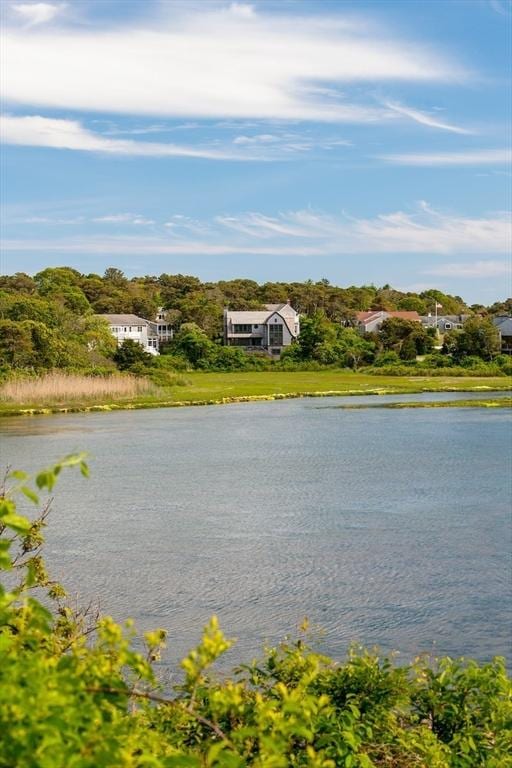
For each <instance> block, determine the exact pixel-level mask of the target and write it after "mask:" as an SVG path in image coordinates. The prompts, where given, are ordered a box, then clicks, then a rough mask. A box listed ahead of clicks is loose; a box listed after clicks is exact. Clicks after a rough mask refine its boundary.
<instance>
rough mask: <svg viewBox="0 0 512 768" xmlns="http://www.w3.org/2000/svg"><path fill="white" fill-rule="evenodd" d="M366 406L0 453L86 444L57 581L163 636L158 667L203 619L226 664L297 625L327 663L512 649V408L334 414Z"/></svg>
mask: <svg viewBox="0 0 512 768" xmlns="http://www.w3.org/2000/svg"><path fill="white" fill-rule="evenodd" d="M486 395H487V393H486ZM475 396H477V397H481V395H475ZM469 397H471V395H468V394H467V393H460V394H455V393H442V394H432V393H430V394H426V395H414V396H410V395H409V396H386V397H381V398H378V402H393V401H400V400H415V401H417V400H421V399H425V400H429V401H432V400H442V399H445V400H447V399H449V400H453V399H456V398H461V399H468V398H469ZM358 402H368V398H363V397H351V398H346V397H336V398H329V399H322V400H320V399H317V398H315V399H308V398H304V399H300V400H288V401H281V402H256V403H243V404H237V405H229V406H219V407H203V408H197V407H187V408H179V409H158V410H147V411H120V412H115V413H99V414H75V415H62V416H52V417H33V418H30V417H23V418H11V419H4V420H3V421H2V422H1V424H0V445H1V448H0V461H1V463H2V464H3V465H5V464H7V463H9V464H10V465H11V466H13V467H15V468H23V469H28V470H36V469H38V468H40V467H42V466H45V465H48V464H50V463H51V462H53V461H54V460H56V459H58V458H59V457H62V456H64V455H65V454H68V453H70V452H72V451H78V450H86V451H88V452H89V454H90V468H91V478H90V479H89V480H85V479H83V478H82V477H81V476H79V475H78V473H68V474H67V475H66V476H63V477H62V480H61V481H60V482H59V485H58V486H57V489H56V498H55V502H54V504H53V508H52V512H51V516H50V525H49V528H48V531H47V535H48V548H47V557H48V560H49V562H50V565H51V571H52V573H54V574H55V575H57V576H58V577H59V578H61V579H62V580H63V581H64V583H65V584H66V585H67V586H68V588H69V589H70V590H71V591H72V592H76V593H78V595H79V599H80V600H81V601H82V602H84V603H85V602H88V601H89V600H90V599H94V600H99V602H100V605H101V608H102V610H103V611H104V612H107V613H111V614H112V615H114V616H115V617H116V618H118V619H123V618H126V617H128V616H131V617H133V618H134V619H135V620H136V622H137V625H138V627H139V628H140V629H144V630H145V629H149V628H154V627H164V628H166V629H168V630H169V636H170V641H169V650H168V653H167V656H166V658H167V660H168V661H174V660H175V659H177V658H179V657H181V655H183V654H184V653H185V652H186V651H187V650H188V649H189V648H190V647H191V645H192V644H194V643H195V642H196V641H197V639H198V636H199V633H200V628H201V626H202V625H203V624H204V623H205V622H206V621H207V619H208V618H209V616H210V615H211V614H213V613H215V614H217V615H218V616H219V618H220V621H221V625H222V626H223V628H224V630H225V631H226V633H227V634H228V635H229V636H233V637H237V638H238V643H237V646H236V648H235V650H233V651H231V652H230V660H231V661H237V660H239V659H241V658H244V659H247V657H251V656H252V655H255V654H256V653H257V652H258V650H259V649H260V648H261V646H262V643H263V642H265V641H268V642H272V643H274V642H276V641H279V640H280V639H281V638H283V637H284V636H285V635H286V634H291V635H292V636H293V635H294V634H295V633H296V630H297V626H298V624H299V623H300V622H301V621H302V619H303V617H304V616H307V617H308V618H309V620H310V622H311V624H312V625H314V626H315V627H319V628H321V631H319V632H318V637H317V646H318V647H319V648H320V649H321V650H322V651H325V652H327V653H330V654H333V655H335V656H337V657H341V656H342V655H343V654H344V652H345V650H346V648H347V646H348V644H349V643H350V641H360V642H361V643H363V644H365V645H367V646H371V645H373V644H379V645H380V646H381V647H382V648H383V649H384V650H386V651H388V650H391V649H397V650H399V651H400V652H401V654H402V656H403V657H404V658H410V657H411V656H413V655H415V654H417V653H419V652H434V653H439V654H450V655H457V656H458V655H471V656H474V657H476V658H479V659H482V660H483V659H488V658H490V657H492V656H493V655H496V654H499V655H509V654H510V651H511V635H510V626H511V614H512V606H511V594H510V583H511V574H512V568H511V552H512V530H511V498H512V489H511V477H512V473H511V468H512V431H511V423H512V412H511V410H509V409H496V410H493V409H485V408H442V409H417V410H389V409H378V408H372V409H364V410H343V409H339V408H333V406H336V405H341V404H343V403H350V404H356V403H358ZM375 402H377V400H376V399H375V398H372V399H371V403H372V404H373V403H375Z"/></svg>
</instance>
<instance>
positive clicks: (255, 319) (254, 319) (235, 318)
mask: <svg viewBox="0 0 512 768" xmlns="http://www.w3.org/2000/svg"><path fill="white" fill-rule="evenodd" d="M226 314H227V317H228V318H229V319H230V320H231V322H232V323H233V324H235V325H238V324H240V325H245V324H251V325H262V324H263V323H264V322H266V320H267V318H269V317H270V315H271V314H273V313H272V312H269V311H268V310H266V309H263V310H252V309H251V310H248V311H247V312H231V311H230V310H228V311H227V313H226Z"/></svg>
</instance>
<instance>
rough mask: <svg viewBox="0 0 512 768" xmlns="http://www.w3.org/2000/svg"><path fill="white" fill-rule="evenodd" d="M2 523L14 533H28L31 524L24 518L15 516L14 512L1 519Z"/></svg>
mask: <svg viewBox="0 0 512 768" xmlns="http://www.w3.org/2000/svg"><path fill="white" fill-rule="evenodd" d="M2 523H3V524H4V525H6V526H7V527H8V528H10V529H11V531H14V532H15V533H28V532H29V531H30V528H31V527H32V523H31V522H30V520H28V519H27V518H26V517H22V515H18V514H16V512H9V513H8V514H7V515H4V516H3V517H2Z"/></svg>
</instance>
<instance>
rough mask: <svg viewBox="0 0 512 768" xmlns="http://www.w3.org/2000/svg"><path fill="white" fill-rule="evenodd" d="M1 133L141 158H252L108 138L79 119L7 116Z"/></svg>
mask: <svg viewBox="0 0 512 768" xmlns="http://www.w3.org/2000/svg"><path fill="white" fill-rule="evenodd" d="M0 135H1V139H2V141H3V142H4V143H5V144H18V145H25V146H32V147H49V148H52V149H70V150H79V151H82V152H104V153H107V154H113V155H131V156H138V157H201V158H205V159H209V160H250V159H252V158H251V156H249V155H247V154H243V153H238V154H237V153H236V152H234V151H229V150H227V149H226V150H221V149H212V148H209V147H198V146H196V147H188V146H183V145H179V144H164V143H160V142H144V141H133V140H131V139H109V138H105V136H102V135H101V134H97V133H94V132H93V131H89V130H87V129H86V128H84V127H83V126H82V125H81V124H80V123H79V122H78V121H76V120H59V119H54V118H48V117H41V116H40V115H31V116H23V117H15V116H12V115H4V116H2V118H1V120H0Z"/></svg>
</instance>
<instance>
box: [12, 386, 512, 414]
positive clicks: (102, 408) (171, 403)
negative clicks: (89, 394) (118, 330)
mask: <svg viewBox="0 0 512 768" xmlns="http://www.w3.org/2000/svg"><path fill="white" fill-rule="evenodd" d="M486 390H487V391H488V392H507V391H509V390H510V385H507V386H503V387H499V386H492V387H488V386H485V385H478V386H473V387H470V386H468V387H464V388H460V387H450V386H446V387H441V388H439V389H435V390H432V389H430V388H428V387H418V388H417V389H410V388H405V387H404V388H403V389H400V387H397V388H393V389H387V388H375V389H374V390H368V389H366V390H361V389H352V390H324V391H322V390H320V391H312V392H307V391H306V392H275V393H271V394H259V395H230V396H227V397H222V398H211V399H210V398H207V399H197V400H167V399H165V400H155V401H151V400H140V401H137V400H132V401H127V402H119V401H118V402H107V403H90V404H77V405H72V404H69V405H57V404H55V405H47V406H42V405H41V406H25V405H17V406H12V407H7V408H5V409H4V408H2V407H0V419H1V418H2V417H6V418H9V417H15V416H51V415H57V414H66V413H109V412H112V411H120V410H123V411H129V410H144V409H153V408H186V407H198V406H211V405H231V404H235V403H251V402H266V401H268V402H272V401H276V400H293V399H300V398H306V397H309V398H320V397H356V396H359V397H363V396H368V397H378V396H379V395H415V394H423V393H425V392H426V393H428V392H431V393H432V394H437V393H439V392H461V393H463V392H481V393H482V395H484V392H485V391H486ZM511 406H512V401H511V400H510V399H507V398H503V400H501V399H495V398H487V399H485V398H482V400H477V399H475V400H462V399H461V400H448V401H444V402H443V401H441V402H434V401H432V402H428V401H425V402H417V401H416V402H414V401H411V402H409V403H379V404H377V403H368V404H355V405H350V404H346V405H345V404H344V405H340V406H333V407H335V408H347V409H356V408H357V409H361V408H427V407H432V408H441V407H445V408H446V407H487V408H489V407H495V408H496V407H499V408H504V407H511Z"/></svg>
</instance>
